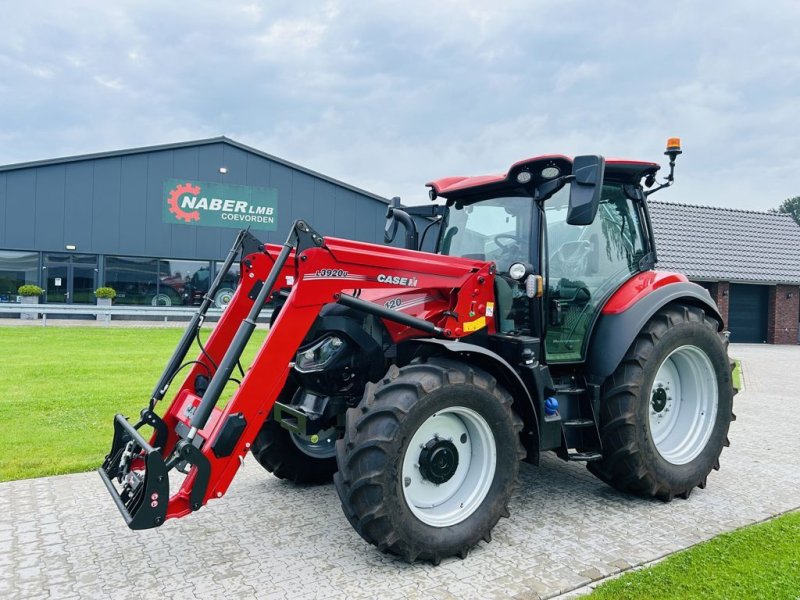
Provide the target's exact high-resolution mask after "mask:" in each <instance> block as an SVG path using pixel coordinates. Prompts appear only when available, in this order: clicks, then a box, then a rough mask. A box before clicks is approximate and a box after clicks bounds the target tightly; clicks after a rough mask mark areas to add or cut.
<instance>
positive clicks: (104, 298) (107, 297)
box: [94, 287, 117, 321]
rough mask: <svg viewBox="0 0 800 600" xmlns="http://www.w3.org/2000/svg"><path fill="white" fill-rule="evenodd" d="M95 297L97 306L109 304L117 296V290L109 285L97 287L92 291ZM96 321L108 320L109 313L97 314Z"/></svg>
mask: <svg viewBox="0 0 800 600" xmlns="http://www.w3.org/2000/svg"><path fill="white" fill-rule="evenodd" d="M94 295H95V296H96V297H97V306H111V301H112V300H113V299H114V298H116V297H117V291H116V290H115V289H114V288H111V287H99V288H97V289H96V290H95V291H94ZM97 320H98V321H110V320H111V315H109V314H103V315H100V314H99V315H97Z"/></svg>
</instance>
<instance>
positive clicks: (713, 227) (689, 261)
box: [648, 201, 800, 285]
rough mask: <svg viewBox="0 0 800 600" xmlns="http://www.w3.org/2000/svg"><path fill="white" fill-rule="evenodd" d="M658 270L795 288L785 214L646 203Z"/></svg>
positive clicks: (798, 248)
mask: <svg viewBox="0 0 800 600" xmlns="http://www.w3.org/2000/svg"><path fill="white" fill-rule="evenodd" d="M648 204H649V206H650V213H651V217H652V220H653V230H654V232H655V236H656V248H657V250H658V266H659V268H664V269H673V270H676V271H680V272H682V273H684V274H685V275H686V276H687V277H690V278H692V277H694V278H698V279H717V280H722V281H747V282H754V283H756V282H758V283H788V284H797V285H800V225H798V224H797V223H795V221H794V220H793V219H792V217H791V215H788V214H783V213H771V212H758V211H753V210H739V209H733V208H719V207H715V206H696V205H690V204H678V203H673V202H659V201H650V202H648Z"/></svg>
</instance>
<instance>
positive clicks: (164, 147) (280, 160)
mask: <svg viewBox="0 0 800 600" xmlns="http://www.w3.org/2000/svg"><path fill="white" fill-rule="evenodd" d="M209 144H227V145H229V146H233V147H234V148H239V149H240V150H244V151H245V152H250V153H252V154H256V155H257V156H261V157H262V158H266V159H268V160H271V161H273V162H276V163H278V164H281V165H284V166H286V167H290V168H292V169H294V170H296V171H301V172H302V173H306V174H307V175H311V176H312V177H317V178H319V179H323V180H325V181H328V182H330V183H333V184H335V185H338V186H341V187H343V188H346V189H348V190H351V191H353V192H357V193H359V194H362V195H364V196H369V197H370V198H374V199H375V200H379V201H380V202H383V203H385V204H388V203H389V200H388V199H386V198H384V197H383V196H378V195H377V194H373V193H372V192H368V191H366V190H363V189H361V188H358V187H355V186H353V185H350V184H349V183H345V182H343V181H339V180H338V179H334V178H333V177H328V176H327V175H323V174H322V173H318V172H317V171H312V170H311V169H307V168H306V167H302V166H300V165H298V164H295V163H293V162H290V161H288V160H284V159H283V158H280V157H278V156H273V155H272V154H267V153H266V152H262V151H261V150H258V149H256V148H253V147H251V146H247V145H245V144H242V143H241V142H237V141H236V140H232V139H231V138H229V137H225V136H224V135H221V136H218V137H213V138H205V139H202V140H191V141H188V142H178V143H175V144H160V145H157V146H143V147H140V148H127V149H124V150H111V151H108V152H95V153H93V154H79V155H76V156H65V157H62V158H50V159H46V160H37V161H32V162H24V163H16V164H12V165H0V173H2V172H3V171H14V170H17V169H29V168H36V167H43V166H45V165H58V164H63V163H71V162H78V161H82V160H97V159H102V158H110V157H114V156H127V155H130V154H143V153H146V152H160V151H162V150H177V149H179V148H190V147H194V146H207V145H209Z"/></svg>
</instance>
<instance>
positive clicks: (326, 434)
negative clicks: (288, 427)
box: [289, 427, 336, 459]
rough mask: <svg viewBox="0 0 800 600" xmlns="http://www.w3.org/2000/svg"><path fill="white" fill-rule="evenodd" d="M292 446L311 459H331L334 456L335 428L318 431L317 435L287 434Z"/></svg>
mask: <svg viewBox="0 0 800 600" xmlns="http://www.w3.org/2000/svg"><path fill="white" fill-rule="evenodd" d="M289 435H290V436H291V437H292V441H293V442H294V445H295V446H297V449H298V450H300V452H302V453H303V454H305V455H306V456H310V457H311V458H320V459H322V458H332V457H334V456H336V428H335V427H331V428H330V429H326V430H325V431H320V432H319V433H318V434H317V435H315V436H314V435H298V434H296V433H294V432H289Z"/></svg>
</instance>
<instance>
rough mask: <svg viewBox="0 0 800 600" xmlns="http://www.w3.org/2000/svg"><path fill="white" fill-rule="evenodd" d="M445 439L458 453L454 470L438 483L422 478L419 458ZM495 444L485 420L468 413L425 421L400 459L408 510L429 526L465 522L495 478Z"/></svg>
mask: <svg viewBox="0 0 800 600" xmlns="http://www.w3.org/2000/svg"><path fill="white" fill-rule="evenodd" d="M436 439H438V440H447V441H449V442H451V443H452V444H453V445H454V446H455V447H456V449H457V453H458V466H457V467H456V469H455V472H454V473H453V474H452V476H451V477H450V478H449V479H448V480H447V481H445V482H444V483H441V484H438V485H437V484H435V483H432V482H431V481H429V480H428V479H426V478H425V477H424V476H423V474H422V472H421V470H420V466H419V460H420V454H421V452H422V450H423V448H424V447H425V445H426V444H428V443H429V442H430V441H431V440H436ZM496 463H497V446H496V444H495V440H494V435H493V434H492V430H491V428H490V427H489V424H488V423H487V422H486V420H485V419H484V418H483V417H482V416H481V415H479V414H478V413H477V412H475V411H474V410H472V409H469V408H465V407H463V406H451V407H449V408H446V409H443V410H441V411H439V412H437V413H435V414H433V415H432V416H431V417H429V418H428V419H427V420H426V421H425V422H424V423H423V424H422V425H421V426H420V428H419V429H417V431H416V432H415V433H414V435H413V437H412V438H411V441H410V442H409V445H408V448H407V449H406V453H405V456H404V458H403V469H402V479H401V482H400V484H401V485H402V486H403V494H404V497H405V500H406V504H407V505H408V508H409V509H410V510H411V512H412V513H413V514H414V516H416V517H417V518H418V519H419V520H420V521H422V522H423V523H425V524H427V525H431V526H433V527H449V526H450V525H455V524H456V523H460V522H462V521H464V520H465V519H466V518H467V517H469V516H470V515H471V514H472V513H474V512H475V511H476V510H477V509H478V507H479V506H480V505H481V503H482V502H483V500H484V499H485V498H486V495H487V494H488V493H489V488H490V487H491V485H492V481H493V480H494V473H495V467H496Z"/></svg>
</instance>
